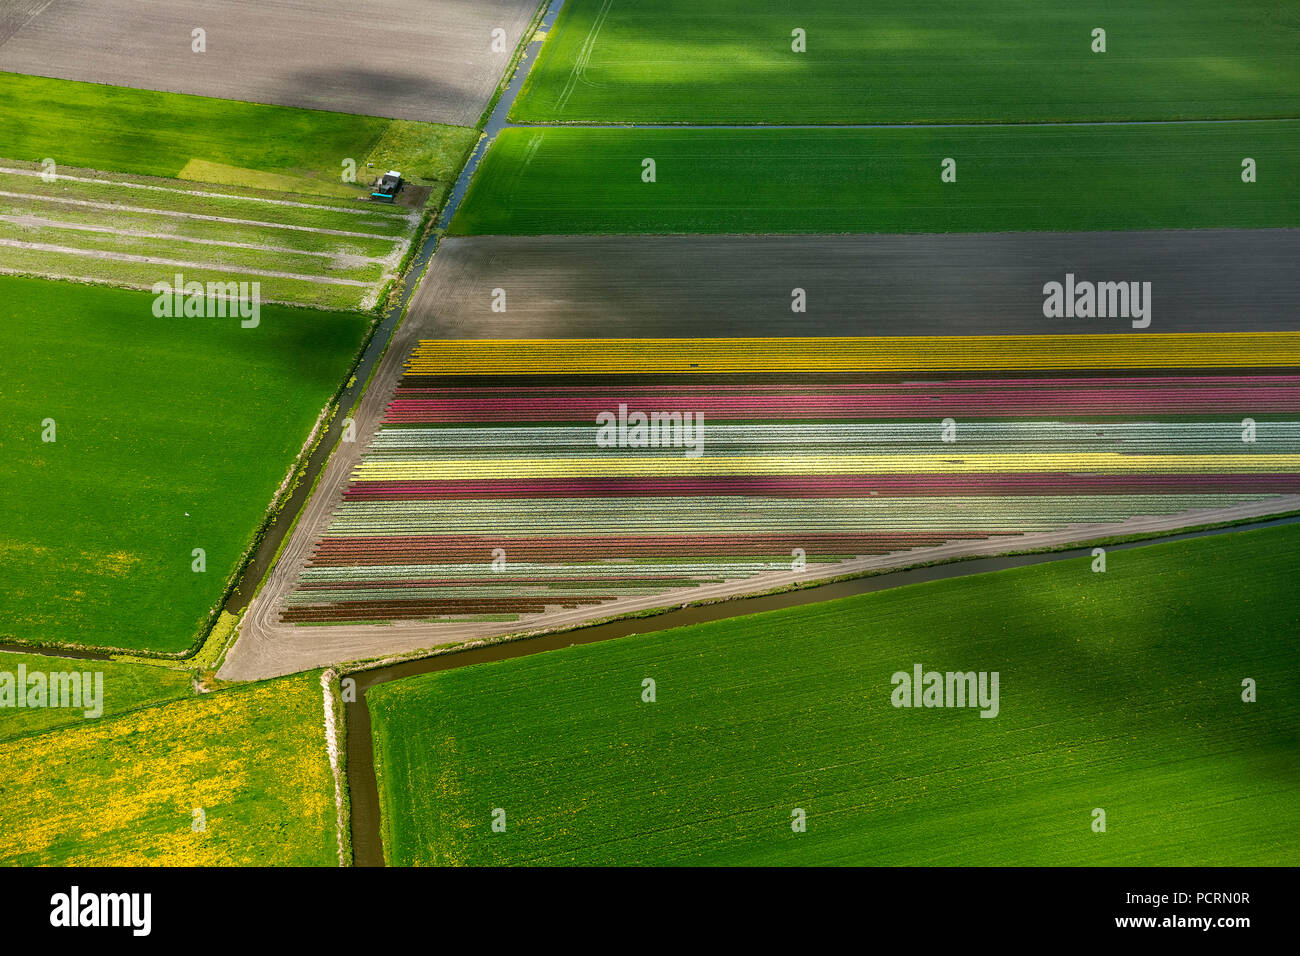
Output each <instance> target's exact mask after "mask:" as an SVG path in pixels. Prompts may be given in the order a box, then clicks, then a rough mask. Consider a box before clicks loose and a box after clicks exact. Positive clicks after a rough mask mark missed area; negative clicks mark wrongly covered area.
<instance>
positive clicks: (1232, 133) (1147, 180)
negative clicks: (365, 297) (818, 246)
mask: <svg viewBox="0 0 1300 956" xmlns="http://www.w3.org/2000/svg"><path fill="white" fill-rule="evenodd" d="M1244 157H1249V158H1252V159H1254V160H1255V161H1256V164H1257V182H1254V183H1244V182H1242V179H1241V174H1242V166H1241V161H1242V159H1243V158H1244ZM646 158H651V159H653V160H654V161H655V181H654V182H645V181H643V179H642V170H643V165H642V163H643V160H644V159H646ZM944 158H953V159H955V160H956V181H955V182H950V183H946V182H942V181H941V179H940V174H941V162H942V160H943V159H944ZM1297 225H1300V121H1288V122H1268V123H1222V124H1210V123H1199V124H1187V125H1181V124H1177V125H1158V126H1108V127H1098V126H1091V127H1060V126H1047V127H1041V126H1040V127H1015V126H1010V127H1008V126H1003V127H962V128H948V129H874V130H862V129H838V130H714V129H708V130H659V129H655V130H649V129H638V130H626V129H599V130H592V129H546V130H542V129H523V128H520V129H507V130H505V131H503V132H502V133H501V135H500V136H499V137H498V138H497V140H496V142H495V143H494V144H493V146H492V148H491V150H490V151H489V152H488V155H487V156H486V157H485V159H484V161H483V164H482V166H481V167H480V169H479V170H478V172H477V174H476V175H475V178H474V182H473V184H472V185H471V187H470V191H469V194H468V195H467V196H466V198H465V201H464V203H463V204H462V205H461V207H460V209H459V211H458V213H457V215H456V218H455V220H454V221H453V222H452V225H451V230H450V231H451V232H453V233H456V234H461V235H470V234H476V233H478V234H525V235H548V234H582V233H616V234H617V233H730V232H740V233H869V232H881V233H900V232H912V233H914V232H988V231H1003V230H1098V229H1162V228H1169V229H1175V228H1182V229H1197V228H1210V227H1241V228H1263V227H1272V226H1297Z"/></svg>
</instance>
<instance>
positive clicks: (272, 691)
mask: <svg viewBox="0 0 1300 956" xmlns="http://www.w3.org/2000/svg"><path fill="white" fill-rule="evenodd" d="M25 660H26V662H27V664H28V667H29V668H36V667H40V668H41V669H42V670H45V671H71V670H74V669H75V670H79V671H80V670H89V671H102V672H103V673H104V698H105V709H104V715H103V716H101V717H99V718H95V719H84V718H82V717H81V715H80V714H79V713H75V712H74V713H69V712H68V711H66V710H65V711H63V712H62V714H61V721H60V724H61V725H60V726H57V727H53V726H46V727H44V728H42V729H43V730H44V732H40V731H39V730H37V731H36V732H32V733H27V734H25V735H23V736H18V737H14V736H13V730H12V726H13V725H12V721H13V720H15V719H16V720H22V719H23V718H22V717H16V716H15V715H23V714H30V713H32V712H30V711H10V710H5V711H0V765H3V766H4V768H5V772H4V774H3V775H2V776H0V864H3V865H6V866H34V865H41V866H87V865H90V866H95V865H98V866H258V865H260V866H266V865H279V866H335V865H337V863H338V850H337V837H336V832H335V831H336V815H335V807H334V781H333V777H332V774H331V770H330V764H329V757H328V755H327V751H326V746H325V731H324V725H323V721H324V707H323V703H322V699H321V687H320V680H319V672H315V673H311V674H301V675H297V676H294V677H287V678H283V679H281V680H275V681H267V682H265V683H261V684H251V685H244V686H240V687H238V688H233V689H229V690H223V691H220V692H217V693H211V694H203V695H198V696H196V695H194V694H193V693H192V692H191V693H189V694H187V695H181V694H179V693H177V690H178V688H169V687H166V686H164V684H163V682H162V679H161V677H160V675H157V674H153V673H149V672H152V671H157V670H160V669H159V668H150V667H143V666H139V665H134V666H133V665H126V664H103V663H101V662H98V661H71V660H67V659H62V658H48V657H47V658H32V657H26V658H25ZM16 667H17V664H16V663H15V662H14V661H13V660H12V655H7V654H3V655H0V670H16ZM168 677H169V678H183V679H184V680H185V681H186V682H188V680H189V676H188V675H180V674H176V673H174V672H168ZM151 690H152V692H153V693H154V694H155V695H156V696H155V698H154V699H153V700H150V699H148V697H149V694H150V692H151ZM44 713H45V714H53V713H58V712H55V711H49V710H47V711H45V712H44ZM250 741H253V742H255V743H253V744H250Z"/></svg>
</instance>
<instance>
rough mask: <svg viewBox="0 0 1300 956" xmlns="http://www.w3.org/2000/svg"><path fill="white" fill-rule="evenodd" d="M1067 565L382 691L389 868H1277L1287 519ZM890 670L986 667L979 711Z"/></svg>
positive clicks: (460, 672)
mask: <svg viewBox="0 0 1300 956" xmlns="http://www.w3.org/2000/svg"><path fill="white" fill-rule="evenodd" d="M1091 564H1092V559H1091V558H1079V559H1072V560H1064V561H1059V562H1053V563H1048V564H1043V565H1038V566H1035V567H1030V568H1024V569H1019V570H1012V571H1003V572H998V573H994V574H984V575H976V576H971V577H966V578H956V579H952V580H948V581H942V582H935V583H930V584H923V585H916V586H912V587H905V588H898V589H894V590H888V591H882V592H878V593H875V594H868V595H863V596H860V597H854V598H847V599H843V600H837V601H830V602H824V603H820V604H813V605H808V606H803V607H798V608H791V609H788V610H784V611H776V612H771V613H766V614H758V615H751V616H748V617H741V618H733V619H728V620H723V621H718V622H714V623H708V624H701V625H696V626H692V627H686V628H679V629H675V630H670V631H665V632H661V633H657V634H646V635H641V636H634V637H627V638H622V639H618V640H614V641H609V642H604V643H599V644H593V645H588V646H584V647H572V648H568V649H565V650H559V651H551V652H548V653H544V654H538V655H536V656H532V657H527V658H523V659H517V660H510V661H504V662H499V663H492V664H483V665H477V666H473V667H467V668H464V669H457V670H452V671H445V672H441V673H434V674H428V675H423V676H420V677H414V678H407V679H404V680H399V681H395V682H393V683H388V684H382V685H379V686H378V687H376V688H374V689H372V690H371V691H370V692H369V694H368V701H369V705H370V710H371V714H372V717H373V719H374V728H375V734H376V737H375V749H376V760H377V763H378V775H379V784H380V796H381V802H382V807H383V814H384V817H383V834H384V847H385V854H386V856H387V859H388V860H389V861H390V862H391V863H394V864H435V863H436V864H448V863H462V864H499V863H534V864H568V863H579V864H583V863H596V864H628V863H644V864H685V863H703V864H724V865H726V864H778V863H780V864H918V865H921V864H1026V865H1099V864H1116V865H1128V864H1150V865H1162V864H1181V865H1208V864H1219V865H1256V864H1259V865H1270V864H1272V865H1291V866H1294V865H1296V864H1297V863H1300V837H1298V836H1297V835H1298V834H1300V804H1297V802H1296V800H1295V799H1294V794H1295V791H1296V787H1297V786H1300V760H1297V756H1300V753H1298V752H1297V740H1296V734H1295V727H1296V722H1297V719H1298V718H1300V701H1297V699H1296V695H1295V688H1296V686H1297V683H1298V681H1300V663H1298V662H1297V659H1296V655H1295V647H1294V645H1295V635H1296V633H1297V632H1298V629H1300V608H1298V607H1297V605H1296V602H1295V600H1294V593H1295V582H1296V580H1297V576H1298V575H1300V526H1297V525H1287V526H1281V527H1277V528H1271V529H1264V530H1259V531H1252V532H1239V533H1235V534H1225V535H1220V536H1214V537H1205V538H1199V539H1191V540H1185V541H1181V542H1175V543H1170V544H1162V545H1152V546H1148V547H1143V548H1138V549H1133V550H1127V551H1112V552H1111V553H1110V555H1109V560H1108V567H1107V570H1106V571H1105V573H1094V572H1093V571H1092V569H1091ZM915 664H921V665H923V666H924V668H925V669H926V670H936V671H940V672H947V671H985V672H998V674H999V675H1000V678H999V692H998V699H999V708H998V714H997V716H996V717H995V718H994V719H983V718H981V717H980V712H979V711H978V710H976V709H972V708H969V707H967V708H951V709H938V708H934V709H926V708H922V709H905V708H896V707H893V706H891V695H892V693H893V691H894V687H893V685H892V683H891V676H892V675H893V674H894V673H896V672H900V671H902V672H908V673H910V672H911V671H912V669H913V666H914V665H915ZM647 678H650V679H653V680H654V681H655V701H654V702H653V703H646V702H644V701H643V699H642V697H643V686H644V685H643V681H644V680H645V679H647ZM1245 678H1252V679H1253V680H1255V681H1256V682H1257V684H1258V701H1257V702H1255V703H1246V702H1243V699H1242V694H1243V690H1242V681H1243V679H1245ZM498 808H499V809H501V810H504V811H505V822H506V829H505V831H504V832H494V830H493V827H492V822H493V814H494V811H495V810H497V809H498ZM1097 808H1100V809H1102V810H1104V811H1105V813H1106V831H1105V832H1104V833H1098V832H1094V831H1093V827H1092V824H1093V811H1094V809H1097ZM795 809H802V810H803V811H805V813H806V823H807V829H806V832H802V833H796V832H794V830H793V828H792V824H791V821H792V813H793V812H794V810H795Z"/></svg>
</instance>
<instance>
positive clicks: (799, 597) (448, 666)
mask: <svg viewBox="0 0 1300 956" xmlns="http://www.w3.org/2000/svg"><path fill="white" fill-rule="evenodd" d="M1297 522H1300V515H1290V516H1287V517H1284V518H1272V519H1268V520H1265V521H1253V522H1250V523H1248V524H1239V525H1233V526H1231V527H1225V528H1206V529H1203V530H1200V531H1183V532H1178V533H1175V534H1168V535H1161V536H1160V537H1157V538H1145V539H1143V540H1140V541H1130V542H1126V543H1123V544H1115V545H1107V546H1106V550H1107V552H1108V553H1111V552H1116V551H1128V550H1131V549H1133V548H1141V547H1145V546H1147V545H1152V544H1166V543H1168V542H1171V541H1185V540H1187V539H1189V538H1204V537H1211V536H1214V535H1220V534H1229V533H1234V532H1238V531H1254V530H1257V529H1260V528H1274V527H1278V526H1279V525H1287V524H1295V523H1297ZM1085 557H1086V558H1091V557H1092V549H1091V548H1090V547H1085V548H1072V549H1070V550H1068V551H1053V552H1050V553H1042V554H1018V555H1004V556H999V557H992V558H975V559H970V560H964V561H951V562H948V563H947V564H937V565H931V566H929V567H923V568H910V569H904V570H899V571H889V572H886V573H884V574H876V575H872V576H870V577H863V578H853V579H850V580H847V581H834V582H831V583H828V584H819V585H813V586H810V587H806V588H801V589H800V590H797V591H783V592H781V593H779V594H767V595H760V596H757V597H749V598H733V599H731V600H728V601H723V602H720V603H717V604H703V605H698V606H694V607H686V608H682V609H680V610H675V611H668V612H665V613H663V614H659V615H656V616H654V617H652V618H624V619H622V620H618V621H610V622H608V623H605V624H596V625H592V626H589V627H582V628H577V629H575V630H570V631H562V632H559V633H556V634H546V635H543V636H540V637H529V638H521V639H519V640H514V641H506V642H503V643H500V644H493V645H489V646H487V647H478V648H473V649H471V650H464V651H452V652H449V653H446V654H440V655H437V656H435V657H426V658H422V659H419V660H410V661H403V662H401V663H398V664H390V665H387V666H385V667H378V668H374V669H372V670H365V671H359V672H357V673H355V674H351V675H349V676H351V677H352V678H353V679H354V680H356V682H357V686H356V690H357V693H356V700H355V701H354V702H352V703H348V704H346V705H345V706H344V710H345V715H346V721H345V723H346V725H347V776H348V792H349V794H350V798H351V805H352V814H351V816H352V859H353V865H354V866H383V865H384V848H383V835H382V831H381V825H382V824H381V820H380V811H379V788H378V784H377V782H376V780H375V754H374V742H373V739H372V734H371V724H370V710H369V708H368V707H367V706H366V692H367V691H369V690H370V688H372V687H374V686H375V685H377V684H383V683H386V682H387V681H391V680H400V679H401V678H404V677H414V676H416V675H419V674H429V673H433V672H435V671H448V670H455V669H456V668H460V667H470V666H472V665H474V664H485V663H488V662H491V661H504V660H511V659H513V658H518V657H528V656H530V655H532V654H541V653H544V652H546V651H552V650H558V649H559V648H563V647H573V646H576V645H581V644H596V643H599V642H601V641H609V640H614V639H616V638H620V637H627V636H629V635H632V634H653V633H656V632H658V631H665V630H668V629H670V628H674V627H684V626H686V625H689V624H702V623H705V622H707V621H718V620H722V619H724V618H730V617H739V616H741V615H745V614H757V613H759V612H761V611H776V610H782V609H784V608H790V607H799V606H801V605H806V604H816V603H820V602H822V601H831V600H834V599H836V598H843V597H853V596H855V595H859V594H870V593H872V592H875V591H885V590H888V589H891V588H897V587H902V586H903V585H907V584H923V583H926V582H929V581H942V580H947V579H950V578H960V577H966V576H968V575H972V574H984V573H987V572H990V571H1005V570H1009V569H1011V568H1024V567H1029V566H1031V565H1036V564H1047V563H1048V562H1052V561H1069V560H1073V559H1079V558H1085Z"/></svg>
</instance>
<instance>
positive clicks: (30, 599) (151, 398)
mask: <svg viewBox="0 0 1300 956" xmlns="http://www.w3.org/2000/svg"><path fill="white" fill-rule="evenodd" d="M152 307H153V296H152V295H150V294H148V293H139V292H130V291H125V290H115V289H106V288H98V287H91V286H81V285H74V284H70V283H57V282H48V281H43V280H38V279H23V278H13V277H0V350H2V351H3V353H4V354H5V355H6V356H7V358H8V361H9V371H8V373H7V374H6V376H5V379H4V382H3V384H2V385H0V409H3V415H0V485H2V486H3V487H4V489H5V494H4V496H3V499H2V500H0V529H3V530H0V580H3V582H4V587H3V589H0V640H21V641H25V642H31V643H40V644H46V643H65V644H68V643H70V644H81V645H89V646H96V647H124V648H131V649H138V650H148V651H161V652H180V651H184V650H186V649H187V648H189V647H190V646H191V645H192V644H194V642H195V641H196V639H197V638H198V637H199V632H200V629H201V627H202V626H203V625H205V623H206V622H207V621H208V618H209V614H210V612H211V611H212V609H213V608H214V606H215V605H216V603H217V602H218V601H219V600H220V598H221V595H222V593H223V591H224V589H225V587H226V583H227V580H228V578H229V576H230V575H231V573H232V572H233V571H234V570H235V567H236V565H237V563H238V561H239V560H240V558H241V556H242V555H243V553H244V552H245V550H246V549H247V548H248V547H249V545H250V544H251V543H252V541H253V538H254V534H255V532H256V529H257V527H258V525H259V524H260V522H261V520H262V517H263V515H264V513H265V512H266V509H267V508H268V506H269V505H270V503H271V501H272V498H273V496H274V494H275V491H276V488H277V487H278V486H279V485H280V483H281V482H282V481H283V480H284V479H285V477H286V475H287V474H288V471H289V468H290V466H291V464H292V463H293V461H294V459H295V458H296V456H297V455H298V453H299V450H300V449H301V447H302V445H303V443H304V442H305V441H306V440H307V437H308V435H309V433H310V431H311V428H312V425H313V423H314V422H315V421H316V419H317V417H318V416H319V415H320V413H321V410H322V409H323V408H324V406H325V404H326V403H327V402H328V401H329V399H330V398H331V396H332V395H333V394H334V392H335V390H336V389H337V387H338V385H339V383H340V382H342V381H343V380H344V379H345V377H346V373H347V370H348V368H349V366H350V364H351V362H352V360H353V359H354V357H355V356H356V354H357V352H358V350H359V348H360V345H361V343H362V340H363V338H364V336H365V334H366V329H367V322H366V320H365V319H364V318H362V317H360V316H357V315H352V314H344V313H327V312H315V311H309V310H302V309H288V308H280V307H275V306H263V308H262V314H261V323H260V325H259V326H258V327H257V328H252V329H248V328H241V327H240V323H239V320H238V319H221V318H212V319H206V318H178V319H160V318H155V317H154V315H153V312H152ZM46 419H53V421H54V423H55V429H56V431H55V438H56V440H55V441H54V442H53V443H46V442H43V441H42V431H43V428H44V426H43V422H44V421H45V420H46ZM195 548H202V549H204V551H205V553H206V571H205V572H203V573H195V572H194V571H193V570H192V569H191V564H192V562H193V560H194V559H193V557H192V551H193V549H195Z"/></svg>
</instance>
